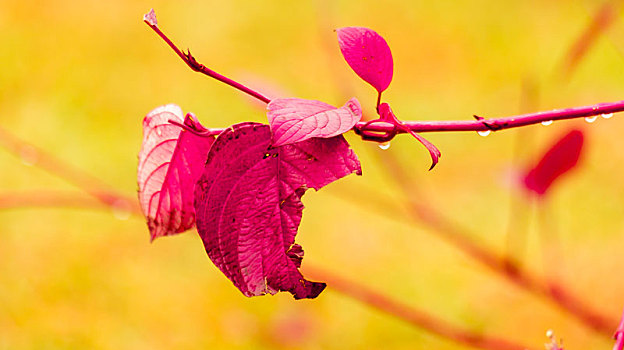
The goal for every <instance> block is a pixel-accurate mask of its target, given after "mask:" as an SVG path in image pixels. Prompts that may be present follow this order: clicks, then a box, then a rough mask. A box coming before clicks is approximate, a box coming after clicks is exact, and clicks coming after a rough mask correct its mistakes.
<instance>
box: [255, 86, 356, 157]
mask: <svg viewBox="0 0 624 350" xmlns="http://www.w3.org/2000/svg"><path fill="white" fill-rule="evenodd" d="M267 110H268V112H267V117H268V119H269V125H270V126H271V133H272V134H273V146H281V145H286V144H289V143H295V142H300V141H304V140H307V139H309V138H312V137H323V138H328V137H333V136H337V135H340V134H343V133H345V132H347V131H349V130H351V128H353V126H354V125H355V124H356V123H357V122H359V121H360V119H362V107H360V103H359V102H358V100H357V99H355V98H352V99H350V100H349V101H348V102H347V103H345V105H344V106H342V107H340V108H336V107H334V106H332V105H328V104H327V103H325V102H321V101H314V100H304V99H300V98H278V99H275V100H272V101H271V102H270V103H269V104H268V105H267Z"/></svg>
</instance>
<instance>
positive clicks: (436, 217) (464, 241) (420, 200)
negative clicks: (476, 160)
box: [381, 153, 614, 336]
mask: <svg viewBox="0 0 624 350" xmlns="http://www.w3.org/2000/svg"><path fill="white" fill-rule="evenodd" d="M381 160H382V161H383V162H385V164H386V166H387V168H388V171H387V173H388V174H391V175H393V176H392V178H393V179H394V180H395V181H396V182H397V184H398V185H399V186H400V187H401V188H402V189H403V191H404V193H410V194H412V195H411V196H410V197H409V198H408V199H407V203H408V209H409V210H410V213H411V215H412V217H413V219H414V221H415V223H419V224H423V225H425V226H427V227H429V228H430V229H432V231H431V232H433V233H435V234H436V235H437V236H438V237H440V238H442V239H443V240H445V241H446V242H448V243H449V244H451V245H453V246H455V247H456V248H458V249H459V250H461V251H463V252H464V253H465V254H466V255H468V256H469V257H471V258H473V259H474V260H475V261H477V262H478V263H480V264H481V265H483V266H484V267H486V268H487V269H489V270H490V271H492V272H494V273H496V274H498V275H500V276H501V277H503V278H505V279H506V280H507V281H509V282H511V283H512V284H514V285H516V286H518V287H520V288H521V289H524V290H526V291H529V292H531V293H533V294H536V295H539V296H542V297H544V298H545V299H546V300H548V301H550V302H552V303H553V304H554V305H556V306H558V307H559V308H560V309H561V310H563V311H565V312H567V313H568V314H570V315H572V316H574V317H575V318H576V319H578V320H580V321H581V322H582V323H583V324H584V325H586V326H587V327H589V328H591V329H593V330H595V331H597V332H599V333H602V334H604V335H608V336H611V332H612V328H611V327H612V325H613V323H614V321H613V320H612V319H611V318H610V317H608V316H607V315H603V314H602V313H600V312H599V311H597V310H594V309H592V308H591V307H590V306H588V305H587V304H585V302H584V299H582V298H579V297H577V296H575V295H574V294H572V293H571V292H570V291H568V290H567V289H566V288H565V287H564V286H562V285H560V284H558V283H555V282H551V281H546V280H544V279H543V278H540V277H538V276H535V275H533V274H532V273H531V272H529V271H528V270H526V269H522V268H521V267H519V266H516V265H514V264H513V263H512V262H511V261H510V260H508V259H506V258H503V257H501V256H499V255H498V254H496V253H494V252H493V251H492V250H491V249H489V248H487V247H485V246H482V245H480V244H478V243H476V242H474V240H473V239H472V238H471V236H472V235H470V234H469V233H468V232H467V230H465V229H463V228H461V227H459V226H458V225H456V224H455V223H453V222H452V220H451V219H449V218H448V217H446V216H445V215H444V214H442V212H440V211H438V210H436V209H435V207H433V206H432V205H431V202H430V201H428V200H426V199H425V198H424V197H423V196H422V194H418V195H416V192H417V190H416V189H415V188H414V187H413V186H412V182H411V181H410V180H409V177H408V176H407V172H406V171H405V169H404V168H403V166H402V165H401V163H399V162H398V161H397V160H396V159H395V158H393V157H392V156H391V154H390V153H385V154H384V157H381Z"/></svg>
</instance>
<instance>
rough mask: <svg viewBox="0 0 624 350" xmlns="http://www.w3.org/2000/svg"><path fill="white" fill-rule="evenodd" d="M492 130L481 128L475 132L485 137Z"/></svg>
mask: <svg viewBox="0 0 624 350" xmlns="http://www.w3.org/2000/svg"><path fill="white" fill-rule="evenodd" d="M491 132H492V131H491V130H482V131H477V134H479V135H481V136H483V137H485V136H488V135H489V134H490V133H491Z"/></svg>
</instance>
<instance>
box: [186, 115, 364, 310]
mask: <svg viewBox="0 0 624 350" xmlns="http://www.w3.org/2000/svg"><path fill="white" fill-rule="evenodd" d="M351 173H357V174H358V175H359V174H361V170H360V163H359V161H358V159H357V157H356V155H355V153H354V152H353V151H352V150H351V149H350V148H349V144H348V143H347V142H346V141H345V140H344V138H343V137H342V136H335V137H332V138H328V139H320V138H313V139H309V140H306V141H302V142H298V143H296V144H290V145H284V146H279V147H273V146H271V131H270V129H269V127H268V126H267V125H263V124H257V123H242V124H237V125H234V126H232V127H231V128H229V129H227V130H226V131H224V132H223V133H221V134H220V135H219V136H218V137H217V139H216V141H215V143H214V145H213V147H212V148H211V149H210V152H209V154H208V160H207V161H206V168H205V170H204V173H203V175H202V176H201V178H200V179H199V181H198V182H197V185H196V186H195V210H196V212H197V230H198V231H199V235H200V236H201V238H202V240H203V242H204V246H205V248H206V252H207V253H208V256H209V257H210V259H211V260H212V262H213V263H214V264H215V265H216V266H217V267H218V268H219V269H220V270H221V271H222V272H223V273H224V274H225V275H226V276H227V277H228V278H229V279H230V280H231V281H232V282H233V283H234V285H235V286H236V287H237V288H238V289H240V291H241V292H242V293H243V294H244V295H245V296H256V295H263V294H266V293H271V294H274V293H276V292H278V291H288V292H290V293H292V294H293V295H294V297H295V298H296V299H301V298H315V297H316V296H318V295H319V294H320V293H321V292H322V291H323V289H324V288H325V284H324V283H318V282H310V281H307V280H305V279H304V278H303V276H302V275H301V273H300V272H299V270H298V268H299V266H300V264H301V259H302V258H303V249H302V248H301V246H299V245H298V244H295V235H296V234H297V228H298V227H299V222H300V221H301V215H302V211H303V204H302V203H301V196H303V194H304V193H305V191H306V190H307V189H308V188H314V189H316V190H318V189H320V188H321V187H323V186H325V185H327V184H329V183H330V182H333V181H335V180H338V179H340V178H342V177H344V176H346V175H349V174H351Z"/></svg>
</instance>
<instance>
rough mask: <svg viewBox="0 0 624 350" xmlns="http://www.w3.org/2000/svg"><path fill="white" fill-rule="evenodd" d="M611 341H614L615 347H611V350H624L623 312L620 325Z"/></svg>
mask: <svg viewBox="0 0 624 350" xmlns="http://www.w3.org/2000/svg"><path fill="white" fill-rule="evenodd" d="M613 339H615V345H613V350H622V349H624V312H623V313H622V319H621V320H620V325H619V326H618V328H617V330H616V331H615V334H614V335H613Z"/></svg>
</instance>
